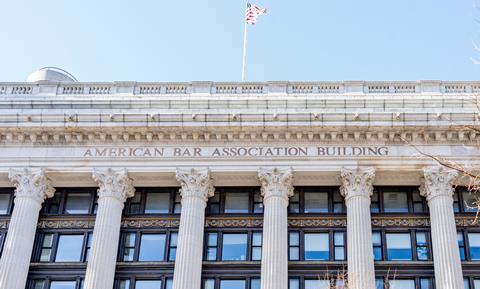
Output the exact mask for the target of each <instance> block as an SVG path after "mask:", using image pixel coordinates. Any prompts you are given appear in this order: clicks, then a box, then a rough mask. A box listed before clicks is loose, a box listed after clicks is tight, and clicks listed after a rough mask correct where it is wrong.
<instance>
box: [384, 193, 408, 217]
mask: <svg viewBox="0 0 480 289" xmlns="http://www.w3.org/2000/svg"><path fill="white" fill-rule="evenodd" d="M383 204H384V207H385V212H387V213H404V212H408V203H407V193H406V192H384V193H383Z"/></svg>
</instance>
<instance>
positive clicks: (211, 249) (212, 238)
mask: <svg viewBox="0 0 480 289" xmlns="http://www.w3.org/2000/svg"><path fill="white" fill-rule="evenodd" d="M217 245H218V234H217V233H208V234H207V260H208V261H216V260H217Z"/></svg>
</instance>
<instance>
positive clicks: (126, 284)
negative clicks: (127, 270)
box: [119, 279, 130, 289]
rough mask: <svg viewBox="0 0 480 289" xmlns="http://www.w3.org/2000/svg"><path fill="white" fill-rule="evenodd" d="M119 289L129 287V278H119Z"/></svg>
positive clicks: (127, 288)
mask: <svg viewBox="0 0 480 289" xmlns="http://www.w3.org/2000/svg"><path fill="white" fill-rule="evenodd" d="M119 289H130V280H128V279H127V280H121V281H120V288H119Z"/></svg>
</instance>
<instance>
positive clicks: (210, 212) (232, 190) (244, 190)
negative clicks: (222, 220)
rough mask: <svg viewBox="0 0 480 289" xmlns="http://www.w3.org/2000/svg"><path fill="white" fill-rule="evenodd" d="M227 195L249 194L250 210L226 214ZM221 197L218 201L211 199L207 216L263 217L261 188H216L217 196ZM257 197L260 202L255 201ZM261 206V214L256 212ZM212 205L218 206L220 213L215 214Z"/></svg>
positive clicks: (206, 211) (206, 210)
mask: <svg viewBox="0 0 480 289" xmlns="http://www.w3.org/2000/svg"><path fill="white" fill-rule="evenodd" d="M227 193H247V194H248V209H247V212H245V213H226V212H225V198H226V194H227ZM214 195H218V196H219V200H218V201H214V199H212V198H210V199H209V200H208V202H207V207H206V209H205V215H206V216H219V215H226V216H236V215H241V216H244V215H263V197H262V196H261V192H260V187H218V188H215V194H214ZM255 195H259V196H260V201H256V200H255ZM256 204H261V206H260V207H261V208H262V210H261V212H259V211H255V205H256ZM212 205H218V207H219V212H218V213H216V212H213V210H212Z"/></svg>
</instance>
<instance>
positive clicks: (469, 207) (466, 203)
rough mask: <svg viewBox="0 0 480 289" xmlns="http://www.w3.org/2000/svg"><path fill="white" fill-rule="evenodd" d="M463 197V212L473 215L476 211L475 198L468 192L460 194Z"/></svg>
mask: <svg viewBox="0 0 480 289" xmlns="http://www.w3.org/2000/svg"><path fill="white" fill-rule="evenodd" d="M462 197H463V208H464V209H463V211H464V212H472V213H475V212H477V210H478V208H477V207H478V206H477V197H476V196H475V194H473V193H471V192H469V191H463V192H462Z"/></svg>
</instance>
